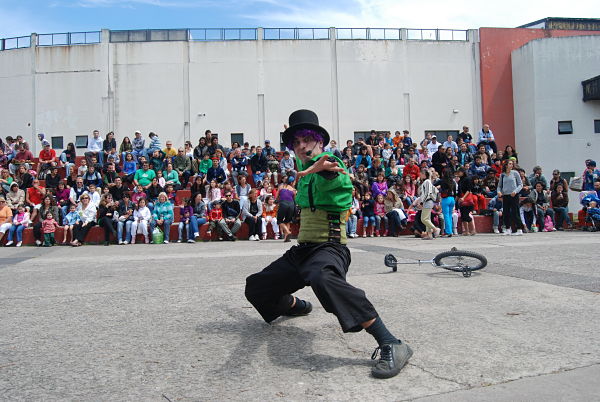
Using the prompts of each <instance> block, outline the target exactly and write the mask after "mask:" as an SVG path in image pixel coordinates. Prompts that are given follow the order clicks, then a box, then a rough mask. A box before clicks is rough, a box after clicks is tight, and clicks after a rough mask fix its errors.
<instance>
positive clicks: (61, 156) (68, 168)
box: [60, 152, 75, 177]
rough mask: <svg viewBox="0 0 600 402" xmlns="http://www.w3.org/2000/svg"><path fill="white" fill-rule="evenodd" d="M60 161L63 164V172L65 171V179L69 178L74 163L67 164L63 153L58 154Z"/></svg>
mask: <svg viewBox="0 0 600 402" xmlns="http://www.w3.org/2000/svg"><path fill="white" fill-rule="evenodd" d="M60 160H61V161H62V162H63V163H64V164H65V170H66V174H67V176H66V177H69V176H70V175H71V168H72V167H73V166H75V164H74V163H71V162H67V154H65V153H64V152H63V153H62V154H60Z"/></svg>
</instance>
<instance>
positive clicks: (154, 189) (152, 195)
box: [146, 177, 165, 210]
mask: <svg viewBox="0 0 600 402" xmlns="http://www.w3.org/2000/svg"><path fill="white" fill-rule="evenodd" d="M164 191H165V189H164V187H162V186H161V185H160V184H159V183H158V178H157V177H155V178H153V179H152V183H150V187H148V188H147V189H146V201H147V203H148V208H150V210H153V209H154V204H155V203H156V201H157V200H158V196H159V195H160V193H162V192H164Z"/></svg>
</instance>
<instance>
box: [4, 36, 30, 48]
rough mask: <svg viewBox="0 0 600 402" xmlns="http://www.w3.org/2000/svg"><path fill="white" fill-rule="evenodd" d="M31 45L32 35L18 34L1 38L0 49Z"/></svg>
mask: <svg viewBox="0 0 600 402" xmlns="http://www.w3.org/2000/svg"><path fill="white" fill-rule="evenodd" d="M29 46H31V36H16V37H14V38H4V39H0V51H2V50H10V49H22V48H25V47H29Z"/></svg>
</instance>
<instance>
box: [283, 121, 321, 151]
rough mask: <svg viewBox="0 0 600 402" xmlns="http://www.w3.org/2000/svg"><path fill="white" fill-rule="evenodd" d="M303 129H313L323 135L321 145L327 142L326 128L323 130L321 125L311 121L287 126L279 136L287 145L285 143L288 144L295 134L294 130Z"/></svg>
mask: <svg viewBox="0 0 600 402" xmlns="http://www.w3.org/2000/svg"><path fill="white" fill-rule="evenodd" d="M304 129H308V130H313V131H316V132H318V133H319V134H321V135H322V136H323V145H325V144H329V133H328V132H327V130H325V129H324V128H323V127H321V126H319V125H317V124H312V123H300V124H296V125H293V126H291V127H288V128H287V129H286V130H285V131H284V132H283V135H282V136H281V139H282V141H283V143H284V144H285V145H286V146H287V144H290V143H291V142H292V140H293V139H294V135H295V134H296V132H297V131H298V130H304Z"/></svg>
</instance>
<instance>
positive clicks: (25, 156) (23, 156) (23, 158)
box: [8, 144, 33, 174]
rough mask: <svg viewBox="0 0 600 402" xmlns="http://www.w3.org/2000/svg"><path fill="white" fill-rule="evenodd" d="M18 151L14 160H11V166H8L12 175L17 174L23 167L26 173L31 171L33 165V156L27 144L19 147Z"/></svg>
mask: <svg viewBox="0 0 600 402" xmlns="http://www.w3.org/2000/svg"><path fill="white" fill-rule="evenodd" d="M18 150H19V151H18V152H17V153H16V154H15V156H14V158H12V159H11V161H10V164H9V165H8V169H9V170H10V173H11V174H15V172H16V171H17V170H18V169H20V168H21V166H23V167H24V169H25V171H29V170H30V169H31V166H32V165H33V154H32V153H31V151H30V150H29V147H28V146H27V144H21V145H19V147H18Z"/></svg>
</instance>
